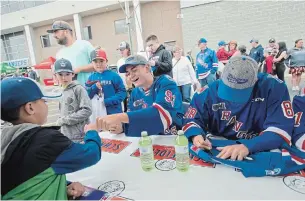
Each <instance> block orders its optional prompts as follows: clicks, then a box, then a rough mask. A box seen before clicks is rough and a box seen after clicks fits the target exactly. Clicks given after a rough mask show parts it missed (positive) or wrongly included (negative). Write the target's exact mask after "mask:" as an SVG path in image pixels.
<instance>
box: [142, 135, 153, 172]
mask: <svg viewBox="0 0 305 201" xmlns="http://www.w3.org/2000/svg"><path fill="white" fill-rule="evenodd" d="M139 150H140V160H141V166H142V169H143V170H144V171H150V170H152V169H153V167H154V153H153V146H152V140H151V138H150V137H149V136H148V134H147V132H146V131H142V132H141V138H140V140H139Z"/></svg>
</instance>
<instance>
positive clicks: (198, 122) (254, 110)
mask: <svg viewBox="0 0 305 201" xmlns="http://www.w3.org/2000/svg"><path fill="white" fill-rule="evenodd" d="M257 71H258V65H257V63H256V62H255V61H254V60H253V59H251V58H250V57H246V56H236V57H233V58H231V59H230V60H229V62H228V64H227V65H226V68H225V69H224V72H223V75H222V78H221V80H217V81H216V82H214V83H213V84H211V85H210V86H209V87H208V88H204V89H203V91H202V92H201V93H199V94H195V96H194V97H193V100H192V103H191V105H190V107H189V109H188V111H187V112H186V114H185V122H184V127H183V130H184V131H185V134H186V136H187V137H188V138H189V139H190V140H192V142H193V144H194V145H195V146H197V147H199V148H202V149H211V148H212V146H213V145H212V144H211V142H210V141H209V140H208V139H206V138H205V136H206V135H207V134H208V133H212V134H213V135H216V136H222V137H225V138H227V139H230V140H235V141H236V144H234V145H230V146H225V147H218V148H217V149H218V150H219V151H220V153H219V154H218V156H217V157H219V158H222V159H227V158H230V159H232V160H243V159H244V158H245V157H246V156H247V155H249V154H252V153H256V152H260V151H268V150H272V149H276V148H279V147H280V146H281V145H283V144H285V142H286V143H288V144H291V136H290V134H291V133H292V130H293V118H294V112H293V108H292V104H291V102H290V97H289V94H288V90H287V86H286V85H285V83H283V82H282V81H281V80H279V79H274V78H272V77H270V76H268V75H267V74H259V75H257Z"/></svg>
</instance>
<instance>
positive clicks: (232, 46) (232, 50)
mask: <svg viewBox="0 0 305 201" xmlns="http://www.w3.org/2000/svg"><path fill="white" fill-rule="evenodd" d="M228 45H229V53H230V55H231V56H232V55H233V54H234V53H235V52H236V51H237V41H236V40H231V41H230V42H229V44H228Z"/></svg>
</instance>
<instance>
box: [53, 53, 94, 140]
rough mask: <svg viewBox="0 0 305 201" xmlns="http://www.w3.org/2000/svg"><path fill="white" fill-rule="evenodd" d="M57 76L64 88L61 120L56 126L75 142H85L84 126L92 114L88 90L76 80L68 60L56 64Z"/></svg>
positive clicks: (61, 102) (61, 60)
mask: <svg viewBox="0 0 305 201" xmlns="http://www.w3.org/2000/svg"><path fill="white" fill-rule="evenodd" d="M54 72H55V75H56V77H57V79H58V81H59V83H60V84H61V86H62V88H63V93H62V99H61V101H60V118H59V119H58V120H57V122H56V124H57V125H58V126H61V132H62V133H63V134H64V135H65V136H67V137H68V138H69V139H71V140H72V141H74V142H79V141H82V140H83V137H84V126H85V125H86V124H87V123H89V117H90V115H91V114H92V109H91V108H92V107H91V101H90V98H89V96H88V94H87V91H86V89H85V88H84V87H83V86H82V85H81V84H79V83H78V82H77V81H76V80H74V81H73V80H72V79H73V76H74V73H73V69H72V64H71V62H70V61H69V60H67V59H59V60H57V61H56V62H55V64H54Z"/></svg>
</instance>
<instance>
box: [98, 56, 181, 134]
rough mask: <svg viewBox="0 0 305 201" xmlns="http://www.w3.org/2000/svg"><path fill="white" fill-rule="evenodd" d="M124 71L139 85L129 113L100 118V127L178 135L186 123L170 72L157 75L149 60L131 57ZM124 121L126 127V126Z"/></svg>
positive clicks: (121, 68)
mask: <svg viewBox="0 0 305 201" xmlns="http://www.w3.org/2000/svg"><path fill="white" fill-rule="evenodd" d="M120 73H126V78H127V79H130V80H131V82H132V83H133V84H134V85H135V87H136V88H134V89H133V90H132V92H131V95H130V99H129V103H128V111H127V113H120V114H114V115H108V116H106V117H104V118H103V117H102V118H98V120H97V124H98V128H100V129H102V130H111V131H112V133H121V132H123V131H124V132H125V134H126V135H127V136H135V137H136V136H137V137H139V136H141V131H143V130H145V131H147V132H148V134H149V135H158V134H175V133H176V132H177V129H179V128H181V126H182V118H183V111H182V98H181V94H180V92H179V89H178V87H177V85H176V83H175V82H174V81H173V80H172V78H171V77H169V76H168V75H161V76H159V77H157V78H154V77H153V74H152V73H151V67H150V65H149V64H148V62H147V60H146V59H145V58H144V57H142V56H140V55H135V56H129V57H128V58H127V59H126V61H125V64H124V65H122V66H121V67H120ZM122 123H124V129H123V127H122Z"/></svg>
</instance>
